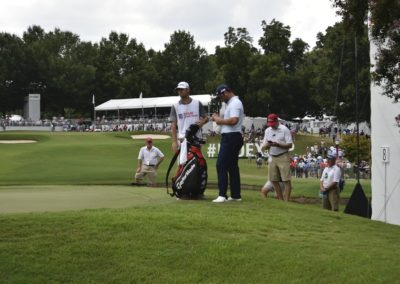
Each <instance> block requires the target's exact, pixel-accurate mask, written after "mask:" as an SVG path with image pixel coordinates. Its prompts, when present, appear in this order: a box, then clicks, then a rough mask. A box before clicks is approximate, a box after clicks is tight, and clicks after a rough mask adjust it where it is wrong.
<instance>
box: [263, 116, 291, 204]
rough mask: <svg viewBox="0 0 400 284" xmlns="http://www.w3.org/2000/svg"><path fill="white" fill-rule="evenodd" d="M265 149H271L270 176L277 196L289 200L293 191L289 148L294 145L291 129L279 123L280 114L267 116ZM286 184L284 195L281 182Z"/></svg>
mask: <svg viewBox="0 0 400 284" xmlns="http://www.w3.org/2000/svg"><path fill="white" fill-rule="evenodd" d="M267 126H268V128H267V129H266V130H265V134H264V140H263V146H262V148H263V149H265V148H266V149H269V165H268V177H269V180H270V181H271V182H272V184H273V185H274V189H275V193H276V197H277V198H278V199H281V200H285V201H289V200H290V194H291V191H292V184H291V175H290V157H289V149H290V148H291V147H292V145H293V141H292V135H291V133H290V130H289V129H288V128H287V127H286V126H285V125H283V124H280V123H279V119H278V115H276V114H274V113H272V114H270V115H268V117H267ZM280 181H282V182H283V183H284V184H285V191H284V195H283V194H282V189H281V187H280V185H279V182H280Z"/></svg>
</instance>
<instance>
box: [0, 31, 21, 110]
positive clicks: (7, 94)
mask: <svg viewBox="0 0 400 284" xmlns="http://www.w3.org/2000/svg"><path fill="white" fill-rule="evenodd" d="M23 61H24V43H23V41H22V40H21V39H20V38H19V37H17V36H15V35H11V34H8V33H0V101H1V104H0V116H1V114H3V115H4V114H6V113H8V112H11V111H12V112H18V110H20V111H21V110H22V105H23V100H24V91H23V89H24V86H23V84H22V81H23Z"/></svg>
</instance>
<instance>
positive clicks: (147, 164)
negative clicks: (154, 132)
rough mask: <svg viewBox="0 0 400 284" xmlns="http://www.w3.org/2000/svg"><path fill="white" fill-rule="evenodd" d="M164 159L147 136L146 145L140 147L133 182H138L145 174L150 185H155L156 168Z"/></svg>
mask: <svg viewBox="0 0 400 284" xmlns="http://www.w3.org/2000/svg"><path fill="white" fill-rule="evenodd" d="M163 160H164V154H163V153H162V152H161V151H160V150H159V149H158V148H157V147H155V146H153V139H152V138H151V137H147V139H146V146H143V147H142V148H140V151H139V156H138V167H137V169H136V173H135V183H136V184H137V183H139V182H141V181H142V179H143V178H144V177H145V176H146V175H147V179H148V183H149V185H150V186H156V177H157V169H158V167H159V165H160V164H161V163H162V161H163Z"/></svg>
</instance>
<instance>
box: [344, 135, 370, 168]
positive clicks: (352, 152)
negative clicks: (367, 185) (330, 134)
mask: <svg viewBox="0 0 400 284" xmlns="http://www.w3.org/2000/svg"><path fill="white" fill-rule="evenodd" d="M356 139H357V137H356V135H342V140H341V142H340V147H341V148H342V149H344V151H345V153H346V158H347V159H349V161H350V162H352V163H353V162H357V141H356ZM359 139H360V148H359V155H360V161H367V162H369V161H371V139H369V138H368V139H367V138H366V137H365V136H363V135H360V138H359Z"/></svg>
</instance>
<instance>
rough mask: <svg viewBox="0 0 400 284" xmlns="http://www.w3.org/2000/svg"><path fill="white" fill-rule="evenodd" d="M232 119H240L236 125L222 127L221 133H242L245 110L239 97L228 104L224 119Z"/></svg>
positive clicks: (230, 100)
mask: <svg viewBox="0 0 400 284" xmlns="http://www.w3.org/2000/svg"><path fill="white" fill-rule="evenodd" d="M231 117H238V118H239V121H238V123H236V124H235V125H221V133H231V132H242V124H243V117H244V109H243V104H242V102H241V101H240V100H239V97H238V96H233V97H232V98H230V99H229V101H228V102H227V104H226V109H225V112H224V115H223V119H227V118H231Z"/></svg>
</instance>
